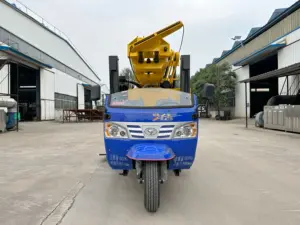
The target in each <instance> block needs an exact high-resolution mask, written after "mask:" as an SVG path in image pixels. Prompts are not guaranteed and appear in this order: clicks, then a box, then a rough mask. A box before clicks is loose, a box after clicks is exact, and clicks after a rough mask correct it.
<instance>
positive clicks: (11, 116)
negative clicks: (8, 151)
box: [6, 112, 19, 129]
mask: <svg viewBox="0 0 300 225" xmlns="http://www.w3.org/2000/svg"><path fill="white" fill-rule="evenodd" d="M17 115H18V113H17V112H8V113H7V123H6V129H12V128H14V127H15V126H16V125H17V119H18V117H19V116H17Z"/></svg>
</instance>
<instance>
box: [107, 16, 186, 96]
mask: <svg viewBox="0 0 300 225" xmlns="http://www.w3.org/2000/svg"><path fill="white" fill-rule="evenodd" d="M181 28H183V29H184V27H183V23H182V22H181V21H178V22H176V23H174V24H172V25H170V26H167V27H165V28H163V29H161V30H159V31H157V32H155V33H153V34H151V35H149V36H146V37H136V38H134V39H133V40H132V41H131V42H130V43H129V44H128V46H127V56H128V59H129V61H130V65H131V68H132V71H133V74H134V80H133V81H128V80H126V79H125V78H122V77H118V78H117V76H118V73H119V68H118V57H117V56H110V57H109V65H110V88H111V93H114V92H118V91H122V90H126V88H128V87H127V86H126V85H125V88H124V83H126V82H129V83H132V84H135V85H136V86H137V87H139V88H146V87H162V88H177V89H181V90H182V91H185V92H189V78H190V75H189V69H190V58H189V55H185V56H180V49H179V51H174V50H172V49H171V47H170V44H169V43H168V42H167V41H165V40H164V38H165V37H167V36H169V35H170V34H172V33H174V32H176V31H178V30H179V29H181ZM183 35H184V30H183V33H182V40H183ZM182 40H181V44H180V48H181V45H182ZM179 64H180V65H181V68H180V78H179V77H176V68H177V67H178V65H179ZM179 80H180V88H179V86H176V82H177V81H179Z"/></svg>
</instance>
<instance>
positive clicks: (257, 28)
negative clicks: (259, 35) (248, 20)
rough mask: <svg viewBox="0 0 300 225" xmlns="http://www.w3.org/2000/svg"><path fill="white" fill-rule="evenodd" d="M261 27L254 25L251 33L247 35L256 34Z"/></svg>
mask: <svg viewBox="0 0 300 225" xmlns="http://www.w3.org/2000/svg"><path fill="white" fill-rule="evenodd" d="M260 28H261V27H253V28H251V30H250V31H249V34H248V35H247V37H250V36H251V35H252V34H254V33H255V32H256V31H258V30H259V29H260Z"/></svg>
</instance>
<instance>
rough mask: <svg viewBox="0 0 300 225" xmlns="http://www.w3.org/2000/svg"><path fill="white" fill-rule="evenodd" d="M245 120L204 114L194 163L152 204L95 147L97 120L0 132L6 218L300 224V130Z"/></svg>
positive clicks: (72, 222)
mask: <svg viewBox="0 0 300 225" xmlns="http://www.w3.org/2000/svg"><path fill="white" fill-rule="evenodd" d="M242 122H243V121H238V122H237V121H229V122H220V121H209V120H201V122H200V136H199V143H198V152H197V159H196V161H195V164H194V165H193V167H192V169H191V170H189V171H183V173H182V174H181V176H180V177H175V176H174V175H172V174H170V177H169V180H168V182H167V183H165V184H163V185H162V186H161V206H160V209H159V211H158V212H157V213H155V214H149V213H147V212H146V211H145V209H144V206H143V186H142V185H140V184H138V183H137V181H136V179H135V176H134V174H133V173H131V174H130V175H129V177H122V176H119V175H118V174H117V172H116V171H112V170H110V168H109V167H108V165H107V163H106V162H105V161H104V160H103V159H101V158H100V157H99V156H97V153H98V152H103V151H104V148H103V140H102V135H103V134H102V132H101V128H102V126H101V124H100V123H94V124H87V123H85V124H55V123H31V124H24V125H23V131H21V132H20V133H19V134H18V133H16V132H12V133H8V134H1V135H0V143H1V147H0V154H1V157H0V184H1V187H0V224H1V225H2V224H4V225H6V224H22V225H27V224H28V225H34V224H53V225H54V224H61V225H83V224H88V225H94V224H95V225H96V224H97V225H99V224H109V225H111V224H112V225H113V224H118V225H119V224H131V225H135V224H143V225H144V224H145V225H148V224H149V225H150V224H158V225H159V224H163V225H167V224H173V225H176V224H188V225H189V224H197V225H199V224H200V225H201V224H203V225H220V224H222V225H227V224H228V225H253V224H256V225H258V224H259V225H260V224H261V225H269V224H270V225H277V224H278V225H279V224H280V225H282V224H291V225H298V224H300V191H299V190H300V135H297V134H288V133H284V132H277V131H269V130H263V129H257V128H253V126H251V128H250V129H248V130H246V129H245V128H244V126H243V124H242Z"/></svg>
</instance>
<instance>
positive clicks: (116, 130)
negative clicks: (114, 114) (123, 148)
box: [105, 123, 128, 138]
mask: <svg viewBox="0 0 300 225" xmlns="http://www.w3.org/2000/svg"><path fill="white" fill-rule="evenodd" d="M105 136H106V137H107V138H128V135H127V130H126V129H125V128H123V127H122V126H120V125H118V124H115V123H105Z"/></svg>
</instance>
